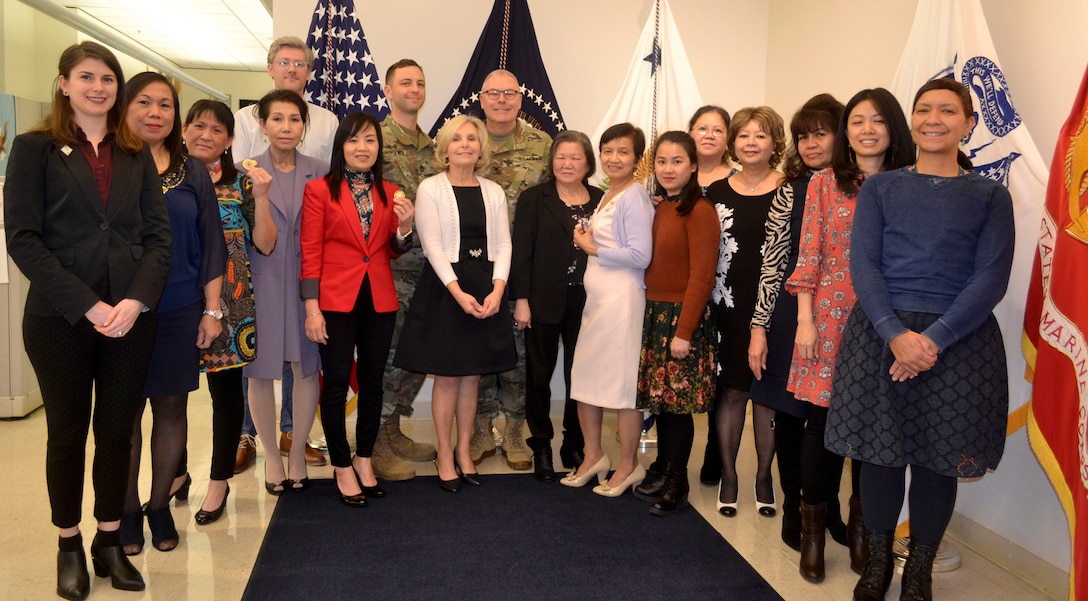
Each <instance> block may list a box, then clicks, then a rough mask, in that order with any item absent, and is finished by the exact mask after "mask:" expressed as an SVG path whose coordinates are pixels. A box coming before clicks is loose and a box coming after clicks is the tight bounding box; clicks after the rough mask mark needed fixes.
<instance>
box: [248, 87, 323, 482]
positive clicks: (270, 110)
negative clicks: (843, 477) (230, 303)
mask: <svg viewBox="0 0 1088 601" xmlns="http://www.w3.org/2000/svg"><path fill="white" fill-rule="evenodd" d="M306 110H307V107H306V103H305V102H304V101H303V100H302V97H300V96H299V95H298V94H295V93H294V92H290V91H287V90H276V91H273V92H269V93H268V94H266V95H265V96H264V98H261V100H260V101H259V102H258V103H257V116H258V118H259V119H260V122H261V129H262V131H263V132H264V135H265V136H266V137H267V138H268V141H269V143H270V145H269V148H268V150H267V151H265V152H264V153H263V154H261V155H259V156H257V157H255V158H254V159H247V160H244V161H242V163H241V166H242V168H243V169H244V170H245V171H246V174H247V175H248V176H249V177H250V178H251V179H252V180H253V195H254V197H255V198H256V199H257V201H258V202H257V206H261V205H262V204H265V203H263V202H261V201H262V200H264V199H267V206H268V207H269V210H270V212H271V218H272V221H273V222H274V223H275V224H276V231H277V237H276V244H275V246H274V247H272V248H257V249H255V250H256V251H257V252H255V253H250V261H251V264H252V271H253V299H254V302H255V303H256V305H257V329H258V331H259V332H260V336H261V338H260V352H259V353H258V354H257V358H256V359H255V360H254V361H253V363H250V364H249V365H247V366H245V367H244V368H242V369H243V370H244V371H243V373H244V374H245V376H246V377H247V378H249V410H250V414H252V415H253V425H254V426H256V428H257V436H258V437H259V438H260V439H261V444H263V445H264V448H266V449H275V448H276V438H275V435H276V413H275V411H276V403H275V397H274V394H273V389H272V382H273V381H275V380H278V379H280V378H281V377H282V374H283V364H284V363H285V362H286V363H290V364H291V370H292V372H293V373H294V376H295V386H294V409H293V411H292V415H291V418H292V421H293V423H294V424H295V430H297V431H298V432H303V433H305V432H309V431H310V427H311V426H313V423H314V415H315V414H316V412H317V400H318V393H319V391H320V383H319V381H318V370H319V369H320V367H321V361H320V358H319V357H318V353H317V345H316V344H314V343H313V342H310V341H309V340H308V339H307V338H306V332H305V329H304V327H305V323H306V307H305V305H304V304H303V303H302V300H301V299H299V295H298V281H299V273H300V271H301V268H302V267H301V254H300V252H301V250H300V247H299V228H300V227H301V222H302V192H303V190H304V188H305V187H306V182H308V181H310V180H312V179H317V178H319V177H321V176H323V175H325V173H326V172H328V170H329V166H328V165H327V164H325V163H324V162H322V161H320V160H318V159H315V158H311V157H308V156H306V155H303V154H299V152H298V151H297V150H296V148H295V147H296V146H298V144H299V142H300V141H301V139H302V133H303V131H304V130H305V129H306ZM254 160H255V161H256V165H252V164H251V161H254ZM262 197H263V198H262ZM305 450H306V445H302V444H300V445H295V446H293V447H292V448H291V454H290V456H289V458H288V461H287V464H288V471H287V473H286V474H285V473H284V471H283V464H281V463H280V462H279V461H278V458H276V456H275V453H274V452H270V453H266V456H265V461H266V463H265V468H264V480H265V484H264V485H265V489H266V490H268V492H269V493H271V494H273V495H278V494H280V493H282V492H283V491H284V490H286V489H287V488H288V487H291V488H293V489H296V490H301V489H303V488H305V486H306V483H307V482H308V480H307V478H306V456H305ZM273 459H277V460H273Z"/></svg>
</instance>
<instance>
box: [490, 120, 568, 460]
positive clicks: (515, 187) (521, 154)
mask: <svg viewBox="0 0 1088 601" xmlns="http://www.w3.org/2000/svg"><path fill="white" fill-rule="evenodd" d="M551 147H552V138H551V136H549V135H548V134H546V133H545V132H542V131H540V130H539V129H536V128H534V127H532V126H531V125H529V124H528V123H526V122H525V121H523V120H521V119H518V122H517V126H516V127H515V128H514V132H513V134H511V135H510V137H509V138H508V139H506V140H505V141H504V142H503V143H502V144H501V145H500V146H496V145H494V144H492V145H491V162H490V163H489V164H488V165H487V166H485V167H484V169H483V171H482V172H481V175H482V176H483V177H485V178H487V179H489V180H491V181H493V182H495V183H497V184H499V186H501V187H502V189H503V190H505V191H506V201H507V207H508V208H509V210H510V224H511V226H512V225H513V223H514V211H515V209H516V208H517V202H518V197H519V196H521V193H522V192H524V191H525V190H526V189H527V188H531V187H533V186H535V185H537V184H539V183H541V182H542V181H543V180H544V173H545V172H546V171H547V166H548V165H547V161H548V153H549V152H550V151H551ZM513 311H514V309H513V300H511V301H510V312H511V314H512V313H513ZM514 343H515V346H516V348H517V352H518V365H517V367H515V368H514V369H512V370H510V371H507V372H503V373H501V374H499V375H498V378H495V377H490V376H485V377H484V378H482V379H481V380H480V396H479V399H480V400H479V403H478V406H477V409H476V425H475V428H474V429H473V434H472V441H471V445H470V447H471V448H470V450H471V452H472V459H473V461H479V460H480V459H481V458H483V457H486V456H489V455H492V454H494V452H495V440H494V438H493V437H492V435H491V421H492V420H493V419H495V417H497V416H498V415H499V407H500V405H501V407H502V410H503V413H505V414H506V426H505V428H504V430H503V451H504V452H505V453H506V461H507V463H508V464H509V465H510V467H511V468H513V469H524V470H527V469H529V468H530V467H532V453H531V452H530V451H529V450H528V447H526V446H525V436H524V434H522V430H523V428H524V424H525V336H524V334H522V333H521V332H518V331H516V330H515V331H514Z"/></svg>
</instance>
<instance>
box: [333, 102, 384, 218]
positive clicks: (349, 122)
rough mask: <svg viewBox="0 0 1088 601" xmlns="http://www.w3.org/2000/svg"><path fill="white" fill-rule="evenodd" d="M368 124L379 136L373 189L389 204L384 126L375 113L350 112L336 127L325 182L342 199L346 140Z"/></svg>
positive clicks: (345, 166) (372, 170) (334, 195)
mask: <svg viewBox="0 0 1088 601" xmlns="http://www.w3.org/2000/svg"><path fill="white" fill-rule="evenodd" d="M368 126H369V127H370V128H371V129H373V130H374V134H375V135H377V136H378V152H377V154H376V155H375V158H374V165H373V166H372V167H371V168H370V173H371V174H373V175H374V184H373V186H372V187H371V190H377V191H378V198H379V199H381V201H382V205H383V206H386V205H388V204H389V201H388V200H387V199H386V197H385V187H384V186H383V185H382V151H383V149H384V148H385V144H384V143H383V142H382V127H381V125H380V124H379V123H378V120H377V119H376V118H375V117H374V115H371V114H370V113H364V112H362V111H356V112H354V113H348V115H347V116H346V117H344V120H343V121H341V122H340V127H338V128H336V135H335V136H333V139H332V161H331V162H330V163H329V172H328V173H327V174H325V183H326V184H328V186H329V195H330V196H332V199H333V200H335V201H337V202H339V201H340V184H341V183H342V182H343V181H344V174H345V170H346V169H347V161H345V160H344V142H347V141H348V138H350V137H352V136H354V135H355V134H357V133H359V132H361V131H363V130H364V129H366V128H367V127H368Z"/></svg>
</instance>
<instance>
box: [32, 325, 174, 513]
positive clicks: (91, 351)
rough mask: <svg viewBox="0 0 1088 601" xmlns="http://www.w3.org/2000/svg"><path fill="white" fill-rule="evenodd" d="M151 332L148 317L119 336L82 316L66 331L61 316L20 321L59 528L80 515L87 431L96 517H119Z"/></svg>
mask: <svg viewBox="0 0 1088 601" xmlns="http://www.w3.org/2000/svg"><path fill="white" fill-rule="evenodd" d="M155 330H156V321H155V314H154V313H151V312H147V313H142V314H140V316H139V317H137V318H136V323H134V324H133V326H132V329H131V330H129V331H128V332H125V335H124V336H121V337H119V338H110V337H107V336H103V335H102V334H99V333H98V332H97V331H96V330H95V329H94V326H93V325H91V322H89V321H87V320H86V319H84V318H81V319H80V320H79V321H78V322H77V323H76V324H75V325H72V324H70V323H68V320H66V319H64V318H63V317H39V316H35V315H24V316H23V345H24V346H25V347H26V354H27V356H28V357H29V358H30V364H31V365H32V366H33V367H34V373H35V374H37V376H38V385H39V386H40V387H41V392H42V404H43V405H44V406H45V421H46V430H47V432H48V440H47V442H46V457H45V480H46V486H47V488H48V491H49V504H50V507H51V508H52V513H53V524H55V525H56V526H57V527H58V528H71V527H73V526H78V525H79V522H80V520H81V517H82V507H83V477H84V471H85V469H86V449H87V430H88V428H89V427H93V428H94V440H95V447H94V462H93V466H92V469H91V482H92V484H93V486H94V517H95V518H96V519H97V520H98V521H100V522H112V521H115V520H119V519H121V514H122V513H124V506H125V491H126V488H127V486H128V469H129V454H130V449H131V446H132V444H131V442H132V426H133V423H134V420H135V419H136V412H137V410H138V409H139V408H140V407H142V405H143V399H144V397H143V389H144V381H145V380H146V378H147V367H148V364H149V362H150V361H151V348H152V346H153V345H154V343H155ZM92 388H93V390H94V398H93V402H92V396H91V391H92Z"/></svg>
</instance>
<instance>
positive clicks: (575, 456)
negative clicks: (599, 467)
mask: <svg viewBox="0 0 1088 601" xmlns="http://www.w3.org/2000/svg"><path fill="white" fill-rule="evenodd" d="M585 460H586V454H585V452H583V451H582V449H581V448H577V449H575V448H570V447H566V446H562V447H559V461H560V463H562V464H563V467H565V468H567V469H568V470H573V469H578V466H580V465H582V462H583V461H585Z"/></svg>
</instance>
